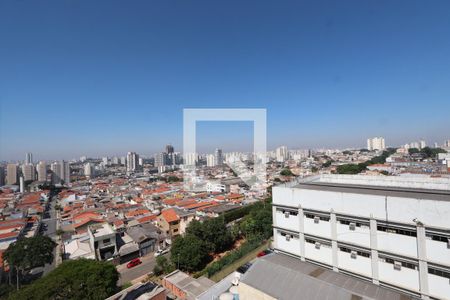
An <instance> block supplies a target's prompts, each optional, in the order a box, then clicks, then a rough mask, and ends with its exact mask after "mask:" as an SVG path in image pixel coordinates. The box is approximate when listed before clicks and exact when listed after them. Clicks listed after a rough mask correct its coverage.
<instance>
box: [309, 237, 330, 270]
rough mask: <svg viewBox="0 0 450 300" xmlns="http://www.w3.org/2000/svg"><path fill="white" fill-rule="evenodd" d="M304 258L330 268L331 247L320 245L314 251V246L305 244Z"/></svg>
mask: <svg viewBox="0 0 450 300" xmlns="http://www.w3.org/2000/svg"><path fill="white" fill-rule="evenodd" d="M305 257H306V258H309V259H311V260H315V261H318V262H322V263H324V264H327V265H330V266H331V265H332V264H333V260H332V249H331V246H326V245H321V246H320V249H316V248H315V245H314V244H311V243H306V242H305Z"/></svg>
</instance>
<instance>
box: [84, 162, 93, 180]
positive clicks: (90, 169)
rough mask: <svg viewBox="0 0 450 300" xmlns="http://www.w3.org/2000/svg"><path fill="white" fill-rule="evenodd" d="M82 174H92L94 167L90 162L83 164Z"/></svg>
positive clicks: (87, 175) (90, 175)
mask: <svg viewBox="0 0 450 300" xmlns="http://www.w3.org/2000/svg"><path fill="white" fill-rule="evenodd" d="M84 176H86V178H91V177H93V176H94V167H93V165H92V164H91V163H86V164H84Z"/></svg>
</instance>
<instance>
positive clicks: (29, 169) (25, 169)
mask: <svg viewBox="0 0 450 300" xmlns="http://www.w3.org/2000/svg"><path fill="white" fill-rule="evenodd" d="M35 173H36V170H35V168H34V166H33V165H32V164H25V165H22V174H23V180H25V181H29V180H31V181H34V180H35Z"/></svg>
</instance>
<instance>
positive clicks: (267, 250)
mask: <svg viewBox="0 0 450 300" xmlns="http://www.w3.org/2000/svg"><path fill="white" fill-rule="evenodd" d="M270 253H272V251H271V250H269V249H266V250H263V251H261V252H259V253H258V254H257V255H256V256H257V257H262V256H265V255H267V254H270Z"/></svg>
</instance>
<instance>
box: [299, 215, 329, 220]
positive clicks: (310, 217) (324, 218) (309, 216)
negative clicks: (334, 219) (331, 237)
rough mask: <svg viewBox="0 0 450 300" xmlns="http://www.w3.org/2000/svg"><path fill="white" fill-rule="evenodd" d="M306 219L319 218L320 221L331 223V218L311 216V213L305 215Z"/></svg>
mask: <svg viewBox="0 0 450 300" xmlns="http://www.w3.org/2000/svg"><path fill="white" fill-rule="evenodd" d="M305 217H307V218H308V219H314V218H315V217H319V219H320V220H321V221H330V217H326V216H320V215H319V216H316V215H314V214H310V213H305Z"/></svg>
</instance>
